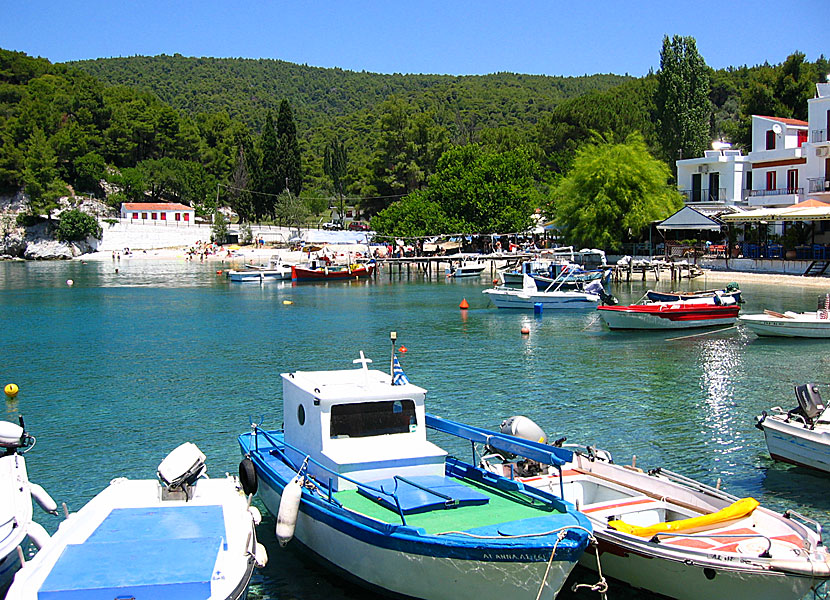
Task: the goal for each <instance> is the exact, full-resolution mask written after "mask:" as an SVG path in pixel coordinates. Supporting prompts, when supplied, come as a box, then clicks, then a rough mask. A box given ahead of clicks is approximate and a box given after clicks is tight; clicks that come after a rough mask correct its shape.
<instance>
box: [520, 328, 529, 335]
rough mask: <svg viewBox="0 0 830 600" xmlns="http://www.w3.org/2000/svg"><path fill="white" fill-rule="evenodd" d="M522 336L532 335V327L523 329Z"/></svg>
mask: <svg viewBox="0 0 830 600" xmlns="http://www.w3.org/2000/svg"><path fill="white" fill-rule="evenodd" d="M522 335H530V327H522Z"/></svg>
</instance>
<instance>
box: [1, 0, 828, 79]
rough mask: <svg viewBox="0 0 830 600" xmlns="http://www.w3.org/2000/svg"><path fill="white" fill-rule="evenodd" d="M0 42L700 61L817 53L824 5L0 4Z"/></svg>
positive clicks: (359, 63) (329, 56) (573, 1)
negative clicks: (679, 39) (684, 47)
mask: <svg viewBox="0 0 830 600" xmlns="http://www.w3.org/2000/svg"><path fill="white" fill-rule="evenodd" d="M0 7H2V9H0V14H2V19H0V47H2V48H5V49H9V50H19V51H22V52H26V53H27V54H30V55H33V56H43V57H45V58H48V59H49V60H51V61H52V62H62V61H67V60H76V59H85V58H98V57H111V56H132V55H136V54H142V55H155V54H175V53H179V54H183V55H185V56H212V57H245V58H275V59H280V60H285V61H289V62H294V63H300V64H308V65H312V66H319V67H340V68H343V69H349V70H354V71H362V70H365V71H371V72H377V73H438V74H453V75H480V74H486V73H494V72H499V71H510V72H515V73H528V74H544V75H584V74H593V73H617V74H624V73H628V74H631V75H635V76H641V75H645V74H646V73H647V72H648V70H649V69H650V68H653V69H654V70H655V71H656V70H657V69H658V68H659V52H660V46H661V43H662V39H663V36H664V35H669V36H672V35H684V36H685V35H690V36H693V37H695V38H696V39H697V43H698V50H699V51H700V53H701V54H702V55H703V58H704V59H705V60H706V62H707V64H708V65H709V66H711V67H714V68H721V67H726V66H730V65H732V66H739V65H744V64H746V65H750V66H751V65H755V64H760V63H763V62H764V61H767V62H770V63H780V62H783V61H784V60H785V59H786V57H787V56H788V55H789V54H791V53H792V52H793V51H795V50H800V51H801V52H804V53H805V54H806V55H807V58H808V60H815V59H816V58H818V56H819V55H820V54H822V53H824V54H825V56H830V36H828V35H827V33H826V29H827V27H828V24H830V0H776V1H773V0H755V1H753V2H749V1H745V0H724V1H722V2H717V3H705V2H689V1H684V0H642V1H639V2H636V1H630V0H628V1H627V0H616V1H613V0H587V1H586V0H569V1H560V0H548V1H536V0H528V1H521V0H513V1H504V0H502V1H501V2H495V1H490V0H479V1H476V2H472V1H467V0H443V1H436V0H424V1H421V2H406V1H402V0H386V1H382V2H380V1H378V2H370V1H366V0H352V1H340V2H335V1H304V0H294V1H291V2H284V1H276V0H274V1H271V0H260V1H259V2H248V1H246V0H239V1H238V2H220V1H217V0H200V1H194V0H183V1H179V2H177V1H176V0H164V1H160V0H144V1H140V2H123V1H119V0H86V1H83V2H80V1H75V0H63V1H61V2H57V1H53V0H0Z"/></svg>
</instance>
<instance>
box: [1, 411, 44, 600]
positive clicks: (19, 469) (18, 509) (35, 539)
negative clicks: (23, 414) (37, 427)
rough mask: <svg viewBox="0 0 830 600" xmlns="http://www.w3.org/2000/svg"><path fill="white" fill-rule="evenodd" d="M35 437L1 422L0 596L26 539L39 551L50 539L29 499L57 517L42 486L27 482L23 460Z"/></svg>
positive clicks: (21, 423) (7, 583)
mask: <svg viewBox="0 0 830 600" xmlns="http://www.w3.org/2000/svg"><path fill="white" fill-rule="evenodd" d="M34 444H35V438H34V436H32V435H30V434H29V433H27V432H26V431H25V430H24V428H23V420H22V418H21V421H20V425H15V424H14V423H9V422H7V421H0V452H2V454H0V597H2V595H3V592H4V591H5V590H6V588H7V587H8V585H9V584H10V583H11V580H12V577H14V574H15V572H16V571H17V569H19V568H20V565H21V558H23V557H24V556H25V549H26V540H27V538H28V539H29V540H30V541H31V542H32V543H33V544H34V545H35V546H36V547H37V548H40V547H41V546H43V544H45V543H47V542H48V540H49V534H48V533H47V532H46V529H44V528H43V526H42V525H40V524H39V523H37V522H35V521H33V520H32V516H33V515H32V498H34V499H35V501H36V502H37V503H38V505H39V506H40V507H41V508H42V509H43V510H44V511H45V512H47V513H50V514H52V515H55V514H57V504H56V503H55V501H54V500H52V498H51V497H50V496H49V494H48V493H46V490H44V489H43V488H42V487H41V486H39V485H38V484H36V483H32V482H31V481H29V476H28V473H27V472H26V460H25V458H24V457H23V454H24V453H25V452H28V451H29V450H31V449H32V448H33V447H34Z"/></svg>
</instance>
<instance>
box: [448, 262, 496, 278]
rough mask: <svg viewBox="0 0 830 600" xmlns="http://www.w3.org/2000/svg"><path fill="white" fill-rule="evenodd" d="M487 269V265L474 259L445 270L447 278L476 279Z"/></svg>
mask: <svg viewBox="0 0 830 600" xmlns="http://www.w3.org/2000/svg"><path fill="white" fill-rule="evenodd" d="M485 268H487V264H486V263H485V262H483V261H480V260H476V259H464V260H462V261H461V262H459V263H458V264H457V265H452V266H451V267H450V268H448V269H447V270H446V273H447V277H478V276H479V275H481V274H482V273H483V272H484V269H485Z"/></svg>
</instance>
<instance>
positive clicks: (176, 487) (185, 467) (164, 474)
mask: <svg viewBox="0 0 830 600" xmlns="http://www.w3.org/2000/svg"><path fill="white" fill-rule="evenodd" d="M205 460H206V457H205V455H204V454H202V451H201V450H199V448H198V447H197V446H196V444H193V443H191V442H185V443H184V444H182V445H181V446H179V447H178V448H176V449H175V450H173V451H172V452H171V453H170V454H168V455H167V457H166V458H165V459H164V460H163V461H161V464H160V465H159V467H158V476H159V480H160V481H161V482H162V483H163V484H164V487H163V488H162V494H161V499H162V500H185V501H187V500H190V499H191V498H192V497H193V490H192V489H191V488H192V486H193V484H194V483H196V480H197V479H199V477H201V476H202V475H204V474H205V473H206V472H207V466H206V465H205Z"/></svg>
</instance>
